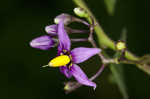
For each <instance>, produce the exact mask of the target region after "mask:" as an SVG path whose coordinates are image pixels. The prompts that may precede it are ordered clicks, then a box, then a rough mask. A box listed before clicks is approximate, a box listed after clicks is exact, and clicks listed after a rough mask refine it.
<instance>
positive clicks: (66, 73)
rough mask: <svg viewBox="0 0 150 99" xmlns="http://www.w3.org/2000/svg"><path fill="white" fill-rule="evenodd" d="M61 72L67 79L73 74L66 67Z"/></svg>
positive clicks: (61, 68)
mask: <svg viewBox="0 0 150 99" xmlns="http://www.w3.org/2000/svg"><path fill="white" fill-rule="evenodd" d="M60 72H61V73H63V74H64V75H65V76H66V77H67V78H70V77H71V76H72V74H71V73H70V71H69V69H68V68H67V67H66V66H63V67H60Z"/></svg>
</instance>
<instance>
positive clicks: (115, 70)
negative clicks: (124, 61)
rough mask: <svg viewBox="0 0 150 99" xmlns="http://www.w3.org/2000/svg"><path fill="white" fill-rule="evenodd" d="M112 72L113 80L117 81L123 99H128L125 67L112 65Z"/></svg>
mask: <svg viewBox="0 0 150 99" xmlns="http://www.w3.org/2000/svg"><path fill="white" fill-rule="evenodd" d="M110 70H111V71H112V75H113V78H114V79H115V82H116V83H117V85H118V88H119V90H120V92H121V93H122V95H123V98H124V99H128V93H127V89H126V85H125V79H124V70H123V66H122V65H121V64H110Z"/></svg>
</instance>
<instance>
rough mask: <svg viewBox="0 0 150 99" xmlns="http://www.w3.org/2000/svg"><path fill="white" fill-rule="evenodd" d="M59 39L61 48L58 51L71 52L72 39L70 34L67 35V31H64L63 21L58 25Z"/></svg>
mask: <svg viewBox="0 0 150 99" xmlns="http://www.w3.org/2000/svg"><path fill="white" fill-rule="evenodd" d="M58 39H59V46H58V49H59V50H60V49H66V50H70V45H71V44H70V39H69V36H68V34H67V33H66V31H65V29H64V24H63V21H61V22H60V23H59V24H58Z"/></svg>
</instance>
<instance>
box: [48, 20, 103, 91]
mask: <svg viewBox="0 0 150 99" xmlns="http://www.w3.org/2000/svg"><path fill="white" fill-rule="evenodd" d="M58 39H59V46H58V56H57V57H55V58H53V59H52V60H51V61H50V62H49V63H48V66H50V67H60V71H61V72H62V73H63V74H64V75H65V76H66V77H67V78H70V77H72V76H73V77H74V78H75V79H76V80H77V81H78V82H79V83H80V84H82V85H86V86H91V87H93V88H94V89H95V88H96V84H95V83H94V82H92V81H91V80H89V79H88V77H87V76H86V74H85V73H84V72H83V71H82V70H81V68H80V67H79V66H78V65H77V64H78V63H81V62H83V61H85V60H87V59H89V58H90V57H92V56H94V55H96V54H98V53H99V52H100V51H101V50H100V49H98V48H86V47H79V48H74V49H73V50H70V47H71V43H70V39H69V37H68V35H67V33H66V31H65V29H64V23H63V21H60V22H59V24H58Z"/></svg>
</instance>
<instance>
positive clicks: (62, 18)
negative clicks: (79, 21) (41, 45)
mask: <svg viewBox="0 0 150 99" xmlns="http://www.w3.org/2000/svg"><path fill="white" fill-rule="evenodd" d="M60 21H63V22H64V24H65V25H67V24H69V23H70V22H71V21H72V16H71V15H69V14H66V13H63V14H60V15H58V16H56V17H55V19H54V22H55V23H56V24H58V23H59V22H60Z"/></svg>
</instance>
